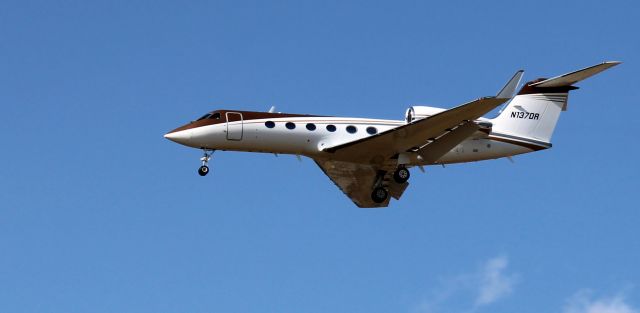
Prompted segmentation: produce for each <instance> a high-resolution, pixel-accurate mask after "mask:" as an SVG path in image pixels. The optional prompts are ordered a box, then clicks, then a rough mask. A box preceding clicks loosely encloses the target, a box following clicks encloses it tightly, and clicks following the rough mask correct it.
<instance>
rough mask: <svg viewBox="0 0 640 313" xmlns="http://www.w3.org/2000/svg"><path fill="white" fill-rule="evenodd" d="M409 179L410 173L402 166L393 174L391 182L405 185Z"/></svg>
mask: <svg viewBox="0 0 640 313" xmlns="http://www.w3.org/2000/svg"><path fill="white" fill-rule="evenodd" d="M409 177H411V172H409V170H408V169H407V168H406V167H404V166H401V167H398V169H397V170H396V171H395V172H394V173H393V180H395V181H396V183H398V184H404V183H406V182H407V180H409Z"/></svg>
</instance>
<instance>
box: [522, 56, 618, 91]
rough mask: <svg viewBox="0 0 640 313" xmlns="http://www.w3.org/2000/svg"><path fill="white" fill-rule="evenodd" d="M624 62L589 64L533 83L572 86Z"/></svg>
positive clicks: (536, 84) (541, 85)
mask: <svg viewBox="0 0 640 313" xmlns="http://www.w3.org/2000/svg"><path fill="white" fill-rule="evenodd" d="M620 63H622V62H619V61H607V62H602V63H600V64H596V65H594V66H589V67H586V68H583V69H581V70H577V71H575V72H571V73H567V74H564V75H560V76H556V77H553V78H549V79H545V80H542V81H539V82H536V83H533V84H530V86H532V87H564V86H571V85H573V84H575V83H577V82H579V81H581V80H584V79H587V78H589V77H591V76H593V75H595V74H598V73H600V72H602V71H604V70H606V69H609V68H612V67H614V66H616V65H618V64H620Z"/></svg>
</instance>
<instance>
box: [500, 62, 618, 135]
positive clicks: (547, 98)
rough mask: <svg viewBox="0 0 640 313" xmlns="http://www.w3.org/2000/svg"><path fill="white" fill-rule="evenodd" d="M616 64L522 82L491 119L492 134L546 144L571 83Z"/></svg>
mask: <svg viewBox="0 0 640 313" xmlns="http://www.w3.org/2000/svg"><path fill="white" fill-rule="evenodd" d="M618 64H620V62H614V61H611V62H604V63H601V64H598V65H594V66H591V67H587V68H584V69H581V70H578V71H575V72H571V73H568V74H564V75H561V76H557V77H554V78H549V79H545V78H540V79H537V80H535V81H532V82H528V83H526V84H525V85H524V86H523V87H522V89H520V91H519V92H518V94H517V95H516V96H515V97H513V99H512V100H511V102H509V104H508V105H507V106H506V107H505V108H504V110H502V112H501V113H500V115H498V116H497V117H496V118H494V119H493V120H492V123H493V128H492V132H493V133H494V134H495V135H498V136H500V135H504V136H507V137H514V136H515V137H518V138H522V139H529V140H531V141H534V142H536V141H537V142H540V143H541V144H547V145H548V144H550V143H551V136H552V135H553V130H554V129H555V127H556V123H557V122H558V118H559V117H560V112H561V111H566V109H567V98H568V97H569V91H571V90H574V89H578V87H575V86H573V84H575V83H577V82H579V81H581V80H583V79H586V78H589V77H591V76H593V75H595V74H598V73H600V72H602V71H604V70H606V69H608V68H610V67H613V66H616V65H618Z"/></svg>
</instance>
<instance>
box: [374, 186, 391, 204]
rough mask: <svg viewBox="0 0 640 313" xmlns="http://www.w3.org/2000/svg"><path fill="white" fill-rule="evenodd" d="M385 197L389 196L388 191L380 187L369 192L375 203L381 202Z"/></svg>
mask: <svg viewBox="0 0 640 313" xmlns="http://www.w3.org/2000/svg"><path fill="white" fill-rule="evenodd" d="M387 197H389V192H388V191H387V190H386V189H384V188H382V187H377V188H374V189H373V192H372V193H371V200H373V202H375V203H382V202H384V201H385V200H387Z"/></svg>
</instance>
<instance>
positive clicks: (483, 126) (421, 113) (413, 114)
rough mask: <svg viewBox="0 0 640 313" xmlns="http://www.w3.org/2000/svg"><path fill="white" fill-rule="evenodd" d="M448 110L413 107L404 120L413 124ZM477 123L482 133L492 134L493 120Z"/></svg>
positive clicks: (480, 119)
mask: <svg viewBox="0 0 640 313" xmlns="http://www.w3.org/2000/svg"><path fill="white" fill-rule="evenodd" d="M446 110H447V109H442V108H434V107H427V106H412V107H409V108H408V109H407V112H406V113H405V115H404V119H405V121H406V122H407V123H411V122H413V121H415V120H419V119H423V118H427V117H429V116H432V115H436V114H438V113H440V112H442V111H446ZM475 123H476V124H478V127H479V128H480V130H481V131H484V132H487V133H488V132H491V128H492V127H493V124H492V123H491V120H488V119H486V118H482V117H481V118H479V119H477V120H476V121H475Z"/></svg>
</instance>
